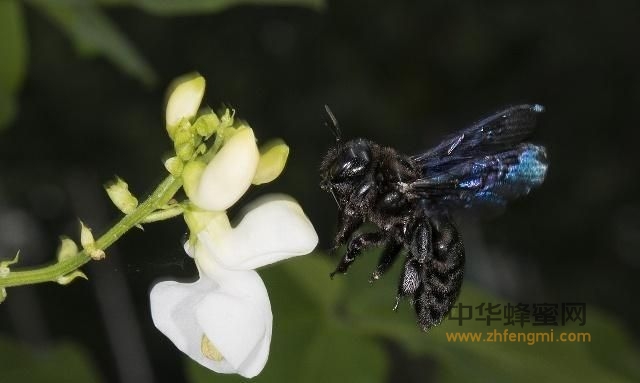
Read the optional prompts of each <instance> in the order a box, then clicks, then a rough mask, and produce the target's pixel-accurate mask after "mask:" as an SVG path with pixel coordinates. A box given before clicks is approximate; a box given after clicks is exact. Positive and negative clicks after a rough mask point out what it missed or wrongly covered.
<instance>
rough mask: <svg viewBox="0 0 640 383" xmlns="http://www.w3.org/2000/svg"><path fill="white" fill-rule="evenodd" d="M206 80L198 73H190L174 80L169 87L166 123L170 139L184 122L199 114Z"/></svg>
mask: <svg viewBox="0 0 640 383" xmlns="http://www.w3.org/2000/svg"><path fill="white" fill-rule="evenodd" d="M204 88H205V80H204V77H202V76H200V75H199V74H197V73H190V74H187V75H184V76H182V77H179V78H177V79H176V80H174V82H173V83H172V85H171V86H170V87H169V92H168V93H169V97H168V99H167V109H166V123H167V132H168V133H169V137H171V138H173V136H174V133H175V130H176V128H177V126H178V125H179V124H180V122H181V121H182V120H189V119H191V118H193V117H194V116H195V115H196V113H198V108H199V107H200V103H201V102H202V97H203V96H204Z"/></svg>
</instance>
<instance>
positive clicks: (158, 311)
mask: <svg viewBox="0 0 640 383" xmlns="http://www.w3.org/2000/svg"><path fill="white" fill-rule="evenodd" d="M196 88H197V87H196ZM178 90H179V89H178V88H176V92H178ZM196 90H198V89H196ZM190 92H191V93H193V94H195V96H193V97H192V98H193V101H194V104H195V103H196V101H197V102H198V103H199V100H200V99H201V96H200V93H198V92H196V91H190ZM187 93H189V92H187ZM167 109H168V110H169V107H168V108H167ZM181 109H182V110H187V109H189V108H181ZM189 110H190V112H189V113H195V112H194V111H195V109H194V108H191V109H189ZM182 114H184V113H183V112H181V113H180V115H182ZM168 115H169V113H168ZM167 120H168V121H169V118H168V117H167ZM230 134H232V135H231V137H230V138H227V137H225V143H224V145H223V146H222V147H221V149H220V150H219V152H218V153H217V154H216V155H215V156H214V157H213V158H212V159H211V160H210V161H209V163H204V162H203V161H200V160H196V161H189V162H187V163H186V164H185V166H184V169H183V170H182V174H181V176H182V179H183V184H184V190H185V192H186V194H187V196H188V197H189V200H190V201H191V203H192V204H193V205H194V206H193V208H191V209H189V210H188V211H187V212H185V220H186V221H187V224H188V226H189V229H190V230H191V238H192V240H190V242H188V243H187V244H185V249H186V251H187V254H189V255H190V256H191V257H193V258H194V259H195V262H196V264H197V266H198V270H199V273H200V278H199V279H198V281H196V282H194V283H179V282H175V281H167V282H160V283H158V284H156V285H155V286H154V287H153V288H152V290H151V294H150V299H151V316H152V318H153V322H154V324H155V325H156V327H157V328H158V329H159V330H160V331H161V332H162V333H164V334H165V335H166V336H167V337H168V338H169V339H170V340H171V341H172V342H173V343H174V344H175V345H176V347H178V349H180V350H181V351H182V352H184V353H186V354H187V355H188V356H189V357H191V358H192V359H193V360H195V361H197V362H198V363H200V364H201V365H203V366H205V367H207V368H209V369H211V370H213V371H216V372H220V373H237V374H240V375H242V376H244V377H248V378H251V377H254V376H256V375H257V374H259V373H260V371H262V369H263V368H264V366H265V363H266V362H267V358H268V356H269V346H270V343H271V329H272V319H273V317H272V314H271V304H270V302H269V296H268V294H267V290H266V288H265V286H264V284H263V282H262V279H260V276H259V275H258V273H256V272H255V271H254V269H256V268H258V267H262V266H266V265H269V264H272V263H275V262H278V261H281V260H284V259H287V258H291V257H294V256H297V255H303V254H308V253H310V252H311V251H312V250H313V249H314V248H315V246H316V245H317V243H318V236H317V234H316V232H315V230H314V228H313V225H312V224H311V222H310V221H309V219H308V218H307V217H306V215H305V214H304V212H303V211H302V208H301V207H300V205H299V204H298V203H297V202H295V201H294V200H293V199H291V198H290V197H288V196H285V195H270V196H266V197H263V198H261V199H259V200H257V201H255V202H254V203H252V204H251V206H250V207H249V208H247V209H246V212H245V214H244V216H243V217H242V219H241V221H240V223H239V224H238V225H237V226H235V227H232V225H231V223H230V222H229V219H228V217H227V214H226V209H228V208H229V207H231V206H232V205H233V204H235V203H236V202H237V201H238V200H239V199H240V197H242V195H243V194H244V193H245V192H246V191H247V189H248V188H249V186H251V183H252V182H254V183H256V184H260V183H264V182H269V181H271V180H273V179H274V178H276V177H277V176H278V175H279V174H280V172H281V171H282V169H283V168H284V165H285V162H286V158H287V156H288V152H289V148H288V147H287V146H286V144H284V143H283V142H281V141H276V142H274V143H272V144H271V145H269V146H266V147H265V148H263V155H262V157H261V155H260V152H259V151H258V147H257V145H256V141H255V137H254V135H253V131H252V130H251V128H249V127H248V126H242V127H239V128H238V129H236V130H233V131H231V130H230Z"/></svg>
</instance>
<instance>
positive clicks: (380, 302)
mask: <svg viewBox="0 0 640 383" xmlns="http://www.w3.org/2000/svg"><path fill="white" fill-rule="evenodd" d="M376 255H377V254H373V253H370V254H368V255H367V254H365V255H364V256H363V257H362V259H360V260H359V262H358V264H356V265H354V266H353V267H352V268H351V269H350V272H349V274H348V275H347V276H343V277H336V279H335V280H333V281H332V280H330V279H329V277H328V274H329V272H330V271H331V270H333V266H334V265H333V263H332V262H329V261H328V260H327V259H326V257H324V256H322V255H320V254H315V255H309V256H305V257H301V258H298V259H297V260H293V261H290V262H286V263H284V264H282V265H279V266H275V267H272V268H269V269H267V270H265V271H264V272H262V275H263V277H264V279H265V284H266V285H267V288H268V289H269V293H270V296H271V300H272V306H273V307H272V309H273V313H274V333H273V341H272V345H271V354H270V357H269V361H268V362H267V366H266V367H265V369H264V371H263V372H262V373H261V374H260V375H259V376H258V377H257V378H256V379H255V380H256V381H257V382H285V381H304V382H325V381H331V380H333V379H338V378H339V380H340V381H349V382H384V381H388V378H389V376H388V374H389V373H390V366H389V364H390V363H392V359H393V356H392V355H389V354H387V353H385V352H384V350H383V342H382V341H383V340H386V341H391V342H393V343H396V344H397V345H398V346H399V347H400V348H401V349H403V350H405V352H407V353H409V354H412V355H414V356H416V357H426V358H432V359H435V360H437V362H438V363H437V371H435V372H432V373H433V374H434V375H436V376H437V378H438V379H437V381H443V382H468V381H480V382H515V381H518V382H540V381H545V382H574V381H575V382H578V381H579V382H633V381H638V379H640V365H638V364H637V361H638V360H640V354H639V353H638V351H637V350H635V349H634V348H633V346H632V345H631V342H630V339H629V337H628V336H627V334H625V332H624V330H623V329H622V328H621V327H620V326H619V325H618V324H616V322H615V321H614V320H612V319H611V318H609V317H607V316H605V315H603V314H601V313H599V312H598V311H597V309H595V308H594V307H592V306H589V305H587V323H586V325H585V326H582V327H580V326H577V325H575V326H574V325H566V326H560V327H551V328H553V329H554V331H555V333H556V336H557V335H559V333H560V332H589V333H590V334H591V337H592V338H591V340H592V341H591V342H590V343H536V344H533V345H528V344H527V343H510V342H496V343H484V342H476V343H474V342H466V343H463V342H448V341H447V338H446V336H445V332H456V331H461V332H482V333H486V332H489V331H493V328H494V327H495V328H498V329H499V330H498V331H501V329H502V324H501V323H502V322H500V323H498V324H497V326H487V325H486V323H485V322H482V321H480V322H478V321H475V320H470V321H465V322H463V324H462V326H461V327H459V326H458V324H457V323H456V322H455V321H447V320H445V321H444V322H443V324H442V325H441V326H439V327H437V328H435V329H433V330H431V331H430V332H429V333H423V332H421V331H420V330H419V328H418V326H417V325H416V323H415V316H414V313H413V309H412V308H411V307H410V306H409V304H408V303H407V302H406V301H404V302H402V303H401V304H400V307H399V309H398V311H397V312H394V311H393V310H392V307H393V305H394V303H395V298H394V297H395V291H396V283H397V275H398V274H399V271H400V270H399V265H396V267H395V269H394V270H390V271H389V273H388V274H387V275H386V276H385V277H383V278H382V279H381V280H379V281H376V282H375V283H374V284H369V282H368V280H369V275H370V271H371V270H373V269H374V266H375V262H376V260H377V256H376ZM385 295H386V296H388V299H386V300H385V299H380V297H381V296H385ZM459 302H462V303H463V304H464V305H473V306H477V305H478V304H480V303H482V302H491V303H501V304H505V303H506V302H505V301H503V300H501V299H499V298H498V297H495V296H491V295H489V294H487V293H484V292H483V291H481V290H479V289H478V288H476V287H474V286H473V285H471V284H469V283H466V284H465V285H464V286H463V289H462V294H461V296H460V298H459ZM530 303H534V302H530ZM498 326H500V327H498ZM551 328H550V327H543V326H532V325H531V324H525V325H524V328H519V327H509V330H510V331H511V332H541V331H542V332H547V331H549V330H550V329H551ZM425 360H426V359H425ZM187 365H188V374H189V375H190V376H191V381H192V382H194V383H204V382H209V381H211V380H213V379H215V381H221V382H239V381H242V379H241V378H240V377H238V376H233V375H232V376H229V375H215V376H214V373H213V372H211V371H209V370H207V369H205V368H202V367H200V366H199V365H197V364H196V363H195V362H191V361H190V360H189V361H188V362H187ZM415 368H418V369H419V368H420V367H419V366H415ZM424 368H430V367H428V366H425V367H424Z"/></svg>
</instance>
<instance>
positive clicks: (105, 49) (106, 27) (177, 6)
mask: <svg viewBox="0 0 640 383" xmlns="http://www.w3.org/2000/svg"><path fill="white" fill-rule="evenodd" d="M27 3H28V4H30V5H31V6H33V7H34V8H36V9H37V10H39V11H40V12H42V13H43V14H44V15H46V16H47V17H49V18H50V19H51V20H52V21H53V22H54V23H55V24H56V25H58V27H59V28H61V29H62V30H63V31H64V32H65V33H66V34H67V36H68V37H69V39H70V40H71V41H72V42H73V44H74V45H75V47H76V50H77V51H78V53H79V54H81V55H83V56H86V57H94V56H104V57H105V58H106V59H108V60H109V61H111V62H112V63H113V64H114V65H115V66H117V67H118V68H119V69H120V70H122V71H123V72H124V73H126V74H128V75H129V76H132V77H134V78H136V79H138V80H140V81H141V82H142V83H144V84H146V85H152V84H154V83H155V80H156V77H157V76H156V73H155V71H154V69H153V67H152V66H151V65H150V64H149V63H148V62H147V61H146V59H145V58H144V57H143V55H142V54H141V53H140V52H139V51H138V50H137V49H136V47H135V46H134V44H133V43H132V42H131V41H130V40H129V39H128V38H127V36H126V35H125V34H124V33H122V32H121V31H120V29H119V28H118V26H117V25H116V24H115V23H114V22H113V21H112V20H111V19H110V18H109V17H108V16H107V14H106V12H105V10H104V6H133V7H137V8H140V9H142V10H144V11H146V12H149V13H153V14H158V15H163V16H176V15H185V14H203V13H211V12H219V11H223V10H225V9H227V8H230V7H234V6H239V5H264V6H271V5H288V6H300V7H308V8H311V9H316V10H320V9H322V8H323V7H324V0H215V1H211V0H190V1H183V0H169V1H167V0H101V1H84V0H64V1H48V0H29V1H27ZM27 44H28V39H27V34H26V29H25V25H24V17H23V10H22V5H21V4H20V3H18V1H16V0H3V1H1V2H0V52H1V53H2V57H3V60H0V129H2V128H3V127H5V126H7V125H8V124H9V123H10V122H11V121H12V120H13V117H14V115H15V113H16V107H17V106H16V96H17V93H18V92H19V91H20V85H21V84H22V81H23V79H24V77H25V72H26V69H27V62H26V61H27V60H26V57H27ZM170 57H171V52H167V58H168V59H170ZM69 81H73V78H69Z"/></svg>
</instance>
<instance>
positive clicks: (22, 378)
mask: <svg viewBox="0 0 640 383" xmlns="http://www.w3.org/2000/svg"><path fill="white" fill-rule="evenodd" d="M0 361H2V362H0V365H1V366H2V367H0V377H1V379H0V380H1V381H2V383H24V382H38V383H49V382H51V383H59V382H65V383H75V382H78V383H93V382H99V381H100V380H99V379H98V377H97V376H96V374H95V370H94V366H93V365H92V364H91V362H90V360H89V359H87V354H86V352H83V350H82V349H80V348H79V347H77V346H76V345H73V344H70V343H58V344H55V345H52V346H48V347H39V348H37V349H35V348H31V347H27V346H24V345H22V344H19V343H16V342H13V341H11V340H9V339H6V338H0Z"/></svg>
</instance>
